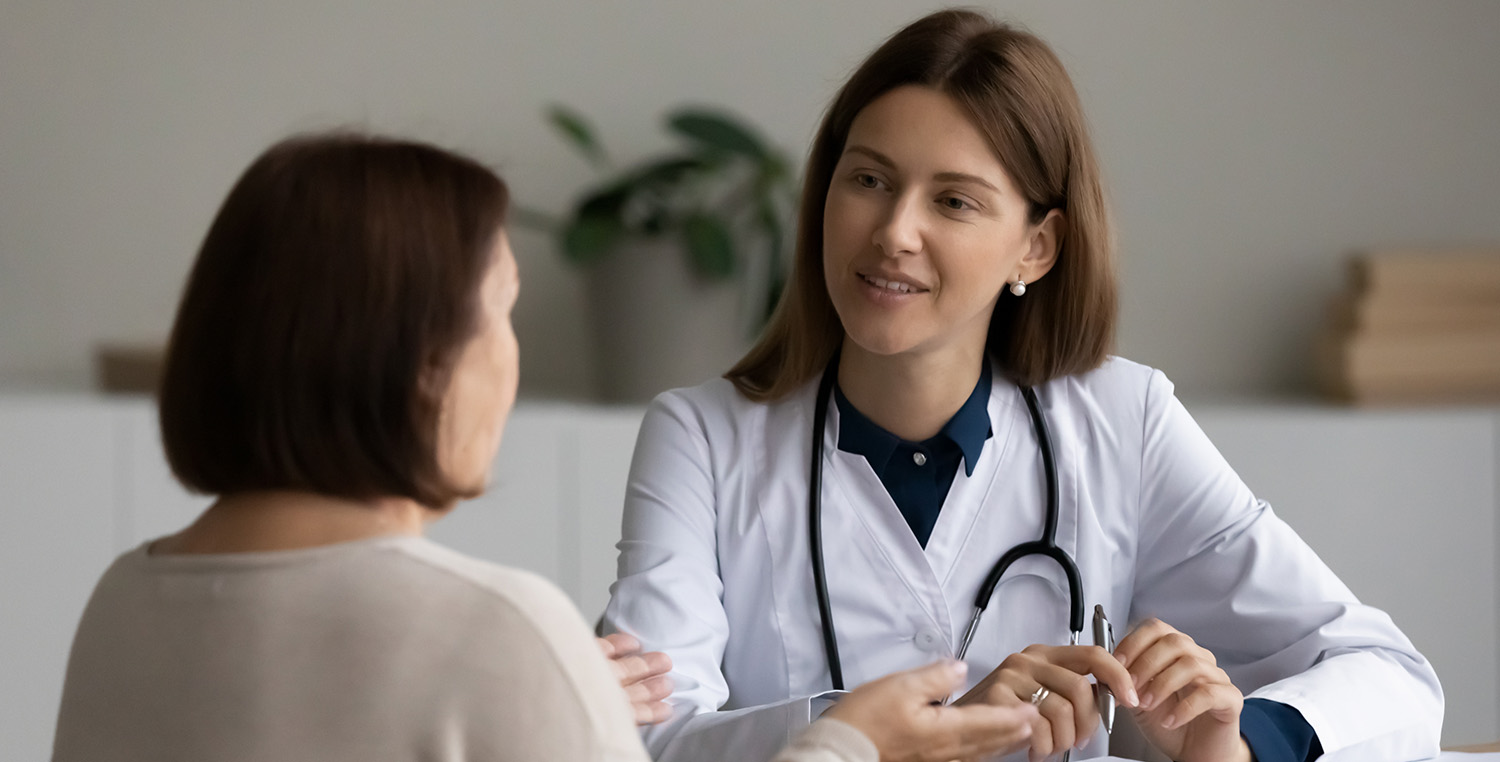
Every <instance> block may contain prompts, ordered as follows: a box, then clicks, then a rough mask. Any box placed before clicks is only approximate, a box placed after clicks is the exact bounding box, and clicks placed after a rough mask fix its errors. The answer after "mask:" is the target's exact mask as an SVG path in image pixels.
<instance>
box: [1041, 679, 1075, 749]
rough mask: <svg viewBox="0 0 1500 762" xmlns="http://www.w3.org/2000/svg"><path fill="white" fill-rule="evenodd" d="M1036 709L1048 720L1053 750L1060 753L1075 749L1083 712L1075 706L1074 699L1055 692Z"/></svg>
mask: <svg viewBox="0 0 1500 762" xmlns="http://www.w3.org/2000/svg"><path fill="white" fill-rule="evenodd" d="M1036 708H1037V711H1038V712H1041V714H1042V716H1043V717H1045V718H1047V725H1048V726H1049V727H1050V728H1051V730H1052V748H1053V749H1054V750H1059V751H1060V750H1062V749H1071V748H1073V741H1074V739H1076V738H1077V737H1078V722H1079V719H1080V715H1082V714H1083V712H1081V711H1079V710H1078V708H1077V707H1075V706H1074V704H1073V701H1072V698H1071V697H1070V696H1068V695H1067V694H1066V693H1060V692H1058V691H1053V692H1052V693H1051V694H1050V695H1048V696H1047V697H1046V698H1044V699H1042V701H1041V703H1039V704H1037V705H1036Z"/></svg>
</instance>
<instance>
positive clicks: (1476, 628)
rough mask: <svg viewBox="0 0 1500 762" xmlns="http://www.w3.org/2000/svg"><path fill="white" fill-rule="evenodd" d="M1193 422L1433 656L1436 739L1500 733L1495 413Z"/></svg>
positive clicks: (1234, 411) (1239, 413) (1250, 414)
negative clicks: (1438, 715) (1440, 732)
mask: <svg viewBox="0 0 1500 762" xmlns="http://www.w3.org/2000/svg"><path fill="white" fill-rule="evenodd" d="M1197 418H1198V420H1199V423H1200V424H1201V425H1202V426H1203V429H1204V431H1206V432H1207V433H1208V435H1209V437H1210V438H1211V439H1212V440H1213V441H1214V442H1215V444H1217V446H1218V447H1219V451H1220V452H1222V453H1223V454H1224V457H1225V458H1227V459H1228V460H1229V462H1230V463H1231V464H1233V465H1234V467H1235V470H1236V471H1238V472H1239V474H1240V477H1241V478H1242V479H1244V480H1245V483H1246V484H1248V485H1249V486H1250V488H1251V489H1252V490H1254V491H1255V493H1256V495H1257V496H1259V497H1260V498H1262V499H1264V500H1266V501H1268V502H1270V503H1271V505H1272V507H1273V508H1275V510H1276V512H1277V513H1278V514H1279V515H1280V516H1281V517H1282V518H1283V519H1285V520H1286V521H1287V523H1289V524H1291V525H1292V527H1293V528H1295V529H1296V530H1297V532H1298V534H1300V535H1301V536H1302V538H1303V539H1304V540H1306V541H1307V543H1308V544H1309V545H1311V546H1312V547H1313V549H1314V550H1316V551H1317V552H1318V553H1319V555H1321V556H1322V557H1323V560H1324V561H1325V562H1326V563H1327V564H1328V565H1329V567H1331V568H1332V569H1333V570H1334V572H1336V573H1337V574H1338V575H1339V577H1340V578H1341V579H1342V580H1343V581H1344V583H1345V584H1346V585H1348V586H1349V587H1350V589H1352V590H1353V591H1354V593H1355V595H1358V596H1359V598H1360V599H1361V600H1363V601H1364V602H1366V603H1369V604H1372V605H1374V606H1378V607H1380V608H1382V609H1384V610H1385V611H1386V612H1387V613H1389V614H1390V615H1391V617H1392V618H1393V619H1395V621H1396V624H1398V625H1399V626H1400V627H1401V629H1402V631H1403V632H1405V633H1406V635H1407V636H1408V637H1410V638H1411V639H1412V642H1413V643H1415V644H1416V645H1417V648H1419V649H1420V650H1421V651H1422V653H1423V654H1424V655H1426V656H1427V658H1428V660H1430V661H1431V662H1432V665H1433V667H1434V668H1435V669H1436V670H1437V673H1438V678H1439V679H1441V680H1442V682H1443V689H1444V692H1445V693H1446V695H1447V708H1446V715H1445V720H1444V742H1445V743H1447V744H1450V745H1451V744H1460V743H1479V742H1483V741H1493V740H1495V739H1496V738H1500V608H1497V606H1500V579H1497V569H1496V542H1497V538H1500V531H1497V522H1496V517H1497V513H1500V510H1497V508H1500V499H1497V496H1496V478H1497V474H1500V455H1497V449H1496V448H1497V444H1496V442H1497V435H1500V414H1496V413H1495V412H1494V411H1491V410H1453V411H1443V412H1434V411H1421V412H1416V411H1351V410H1343V409H1336V408H1320V407H1319V408H1314V407H1276V408H1264V407H1246V408H1213V409H1208V410H1205V411H1203V412H1201V413H1200V414H1198V415H1197Z"/></svg>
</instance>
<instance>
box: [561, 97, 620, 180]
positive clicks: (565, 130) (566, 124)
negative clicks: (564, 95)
mask: <svg viewBox="0 0 1500 762" xmlns="http://www.w3.org/2000/svg"><path fill="white" fill-rule="evenodd" d="M547 121H549V122H551V123H552V126H553V127H554V128H556V129H557V131H558V132H560V133H562V135H563V137H565V138H567V139H568V142H570V143H572V144H573V147H574V148H577V149H578V152H579V153H581V154H583V156H584V158H586V159H588V160H589V163H590V164H593V165H594V166H596V167H600V168H603V167H606V166H608V165H609V158H608V157H606V156H605V155H604V145H603V144H602V143H600V142H599V141H598V139H596V138H595V137H594V128H593V127H592V126H590V125H589V122H588V120H587V119H585V118H584V117H583V115H582V114H580V113H578V112H577V111H574V110H572V109H570V108H568V107H567V106H564V105H561V104H555V105H553V106H552V107H551V108H548V109H547Z"/></svg>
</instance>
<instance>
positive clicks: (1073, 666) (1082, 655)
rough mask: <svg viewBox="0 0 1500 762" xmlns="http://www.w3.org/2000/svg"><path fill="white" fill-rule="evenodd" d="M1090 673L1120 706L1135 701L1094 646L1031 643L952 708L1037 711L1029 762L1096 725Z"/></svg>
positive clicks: (1124, 675) (1083, 737) (1087, 735)
mask: <svg viewBox="0 0 1500 762" xmlns="http://www.w3.org/2000/svg"><path fill="white" fill-rule="evenodd" d="M1090 675H1093V676H1094V678H1095V679H1096V680H1098V681H1099V682H1100V683H1101V684H1104V685H1107V686H1109V687H1110V688H1111V689H1112V690H1113V692H1114V695H1115V696H1117V697H1118V698H1119V700H1120V702H1121V703H1122V704H1123V705H1124V706H1126V707H1133V706H1135V703H1136V693H1135V687H1134V684H1133V682H1132V680H1131V676H1130V673H1129V672H1128V671H1126V669H1125V668H1124V667H1123V666H1122V665H1121V664H1120V662H1119V661H1118V660H1116V659H1115V657H1114V656H1111V655H1110V653H1109V652H1108V651H1106V650H1104V649H1103V648H1100V647H1098V646H1049V645H1031V646H1027V647H1026V649H1025V650H1023V651H1021V652H1019V653H1013V654H1011V655H1010V656H1008V657H1006V658H1005V661H1003V662H1001V663H1000V666H999V667H997V668H995V670H994V671H993V672H991V673H990V674H988V675H986V676H985V678H984V679H983V680H981V681H979V683H978V684H977V685H975V686H974V687H973V688H972V689H970V690H969V692H968V693H966V694H964V695H963V696H962V697H960V698H959V699H958V700H957V701H955V702H954V704H955V705H959V706H962V705H964V704H971V703H987V704H994V705H996V706H1007V705H1013V704H1015V703H1016V702H1017V700H1020V701H1023V702H1027V703H1030V704H1031V705H1033V706H1035V707H1036V708H1037V716H1036V718H1035V719H1034V720H1033V721H1032V722H1033V724H1032V732H1031V739H1030V745H1029V749H1028V751H1029V756H1030V758H1031V759H1032V760H1033V762H1038V761H1039V760H1043V759H1047V758H1049V757H1053V755H1056V754H1061V753H1062V752H1064V751H1066V750H1068V749H1072V748H1075V747H1077V746H1080V745H1082V744H1085V743H1087V742H1088V741H1089V740H1090V739H1092V738H1093V737H1094V733H1095V731H1096V730H1097V728H1098V727H1099V712H1098V710H1097V706H1098V704H1097V702H1096V699H1095V696H1094V690H1093V683H1091V682H1090V681H1089V676H1090Z"/></svg>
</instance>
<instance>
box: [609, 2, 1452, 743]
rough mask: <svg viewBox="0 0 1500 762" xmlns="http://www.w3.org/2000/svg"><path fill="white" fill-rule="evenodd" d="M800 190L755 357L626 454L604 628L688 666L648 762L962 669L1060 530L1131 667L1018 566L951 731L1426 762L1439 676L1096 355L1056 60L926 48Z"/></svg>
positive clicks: (1099, 322) (926, 32)
mask: <svg viewBox="0 0 1500 762" xmlns="http://www.w3.org/2000/svg"><path fill="white" fill-rule="evenodd" d="M805 182H806V185H805V188H804V194H803V199H802V206H801V215H800V219H801V229H800V231H799V238H798V246H797V261H796V265H795V270H794V274H793V277H792V280H791V282H790V284H789V287H788V289H787V292H786V295H785V296H784V298H783V300H782V302H781V304H780V306H779V308H778V310H777V313H776V315H775V317H774V318H773V320H772V323H771V325H770V326H769V327H768V328H767V330H766V333H765V335H764V337H763V338H762V340H761V341H760V343H759V344H758V345H757V346H756V347H755V348H754V349H753V350H751V352H750V353H749V354H748V355H747V356H746V357H745V358H744V359H743V360H742V361H741V362H740V363H739V364H738V365H737V366H735V367H734V368H733V369H732V370H730V372H729V373H728V374H727V376H726V378H725V379H721V380H715V381H712V382H709V383H706V384H704V385H702V386H699V387H696V388H691V389H681V390H675V391H672V392H668V393H666V394H663V395H661V396H660V397H658V398H657V399H656V400H655V401H654V402H653V403H652V405H651V407H650V409H649V411H648V412H647V414H646V418H645V421H644V422H643V424H642V427H641V432H640V436H639V439H638V442H637V445H636V452H635V457H634V462H633V464H632V467H631V475H630V482H629V487H628V493H627V498H626V505H625V518H624V536H623V539H622V540H621V541H620V545H619V548H620V558H619V580H618V582H617V583H616V585H615V587H614V590H613V598H612V600H611V602H610V604H609V607H608V609H607V611H606V613H605V626H606V629H608V630H611V631H624V632H628V633H631V634H633V635H635V636H636V637H638V638H640V640H641V641H642V642H643V643H644V645H645V647H647V648H649V649H652V650H660V651H664V652H666V653H667V654H668V655H669V656H670V657H671V659H672V661H673V663H674V665H675V669H674V671H673V672H672V678H673V680H674V682H675V685H676V690H675V693H674V694H673V696H672V698H671V700H670V701H671V703H672V705H673V708H674V712H675V716H674V717H672V718H671V719H670V720H668V721H667V722H665V723H663V724H662V725H659V726H657V727H655V728H652V729H650V730H648V731H647V743H648V746H649V748H650V750H651V752H652V754H653V756H655V757H656V758H657V759H659V760H709V759H715V760H717V759H725V758H733V759H736V760H746V761H755V760H764V759H768V758H769V757H771V756H772V754H773V753H774V751H775V749H777V748H778V747H779V746H781V745H782V744H784V743H785V741H786V739H787V738H788V736H789V735H790V734H792V733H794V732H795V731H796V730H797V729H799V728H801V727H803V726H804V725H806V724H807V723H808V722H809V721H810V720H813V719H816V718H817V717H818V716H820V714H821V713H822V712H823V711H825V710H826V709H827V708H828V707H829V706H832V705H834V704H835V703H836V702H837V701H838V699H839V696H840V695H842V693H841V692H840V691H837V690H834V688H835V684H836V676H838V677H841V678H842V683H843V687H844V688H852V687H855V686H858V685H860V684H862V683H865V682H867V681H869V680H873V679H876V678H878V677H880V676H882V675H885V674H888V673H891V672H893V671H896V670H901V669H906V668H910V667H914V666H917V665H921V664H924V663H927V662H929V661H931V660H932V659H933V658H935V657H940V656H955V655H958V653H959V651H960V649H961V647H962V645H963V642H964V640H965V634H966V631H967V630H968V629H969V624H970V621H971V617H972V615H973V611H974V606H975V597H976V594H977V592H978V591H979V590H980V588H981V585H982V583H983V581H984V579H985V577H986V575H987V574H989V573H990V571H991V569H992V568H993V567H994V565H995V563H996V560H997V559H999V558H1000V557H1001V556H1002V555H1004V554H1005V553H1006V552H1007V551H1009V550H1011V549H1012V548H1015V547H1017V546H1018V545H1021V544H1023V543H1028V542H1034V541H1037V540H1038V539H1039V538H1041V537H1043V536H1044V534H1046V532H1045V525H1046V524H1047V523H1048V520H1047V513H1048V509H1047V505H1048V502H1049V500H1054V499H1055V501H1056V504H1057V514H1056V517H1055V527H1056V528H1055V543H1056V546H1057V548H1059V549H1060V550H1061V551H1062V552H1063V553H1064V554H1065V555H1066V558H1067V559H1068V560H1070V561H1072V562H1074V563H1076V565H1077V569H1078V570H1079V582H1081V590H1080V594H1081V598H1082V600H1081V601H1080V602H1079V605H1080V606H1083V607H1086V608H1087V610H1089V611H1092V610H1093V609H1094V607H1095V606H1096V605H1097V606H1100V607H1102V610H1103V611H1104V612H1106V613H1107V615H1108V616H1109V618H1110V619H1112V620H1114V621H1115V623H1116V626H1117V627H1118V629H1119V634H1120V635H1121V636H1122V637H1121V638H1120V642H1119V645H1118V648H1117V649H1116V650H1115V651H1114V653H1112V654H1111V653H1110V652H1109V651H1107V650H1105V649H1103V648H1100V647H1097V646H1093V645H1088V644H1089V643H1090V642H1091V641H1090V639H1088V638H1087V636H1085V639H1084V640H1083V641H1082V644H1081V645H1069V640H1070V633H1069V630H1070V625H1069V610H1070V603H1071V602H1070V584H1069V581H1068V578H1067V575H1066V574H1065V573H1064V571H1063V566H1062V564H1060V563H1059V562H1057V561H1056V560H1054V559H1052V558H1047V557H1042V556H1039V555H1028V556H1025V557H1023V558H1021V559H1020V560H1018V561H1016V562H1015V563H1014V564H1013V565H1011V566H1010V567H1009V569H1008V570H1007V571H1006V572H1005V574H1004V575H1003V577H1002V578H1001V579H1000V582H999V584H998V586H997V587H996V588H995V590H994V592H993V595H992V596H990V599H989V600H988V608H987V612H988V613H987V614H986V615H985V616H984V617H983V618H982V619H980V621H979V622H978V625H977V628H976V629H975V630H974V634H973V639H972V643H971V644H970V645H969V646H968V648H967V651H966V653H965V654H964V658H965V660H966V661H967V662H968V664H969V667H970V669H969V674H970V675H971V676H973V677H974V678H975V682H974V684H973V685H971V686H969V688H968V690H967V691H966V692H965V693H964V694H963V695H961V696H957V697H955V700H956V701H957V702H959V703H968V702H986V703H996V704H1004V703H1014V702H1015V701H1017V700H1022V701H1030V702H1031V703H1034V704H1036V705H1037V707H1038V709H1039V710H1040V711H1039V714H1038V716H1037V718H1036V719H1035V720H1034V723H1035V725H1034V727H1033V732H1032V739H1031V744H1030V747H1029V749H1028V750H1027V753H1029V755H1030V757H1031V758H1032V759H1033V760H1037V759H1042V758H1044V757H1049V756H1052V757H1054V758H1055V757H1056V755H1060V754H1061V753H1062V752H1063V751H1064V750H1066V749H1076V750H1075V751H1074V752H1073V755H1072V756H1073V759H1084V758H1088V757H1097V756H1101V755H1103V754H1105V753H1106V751H1107V746H1108V736H1107V735H1106V734H1105V732H1104V730H1103V729H1102V727H1101V723H1100V721H1099V719H1100V718H1099V713H1098V711H1097V710H1096V709H1095V699H1094V695H1093V693H1092V691H1091V689H1090V685H1089V683H1090V682H1094V681H1097V682H1099V683H1103V684H1104V685H1106V686H1108V687H1109V688H1110V689H1111V690H1112V692H1113V694H1114V696H1115V697H1116V698H1117V699H1118V701H1119V703H1120V706H1121V707H1122V708H1121V712H1122V713H1123V714H1128V715H1130V717H1131V719H1132V720H1133V721H1134V723H1135V724H1136V725H1137V726H1138V727H1139V729H1140V732H1141V734H1142V735H1143V736H1144V738H1145V739H1146V740H1147V741H1149V742H1150V743H1151V744H1152V745H1153V746H1155V747H1156V748H1157V749H1158V750H1160V751H1161V752H1163V753H1165V754H1166V755H1167V756H1169V757H1171V758H1172V759H1175V760H1181V761H1182V762H1229V761H1232V760H1249V759H1258V760H1260V762H1273V760H1275V761H1284V762H1293V761H1295V762H1303V760H1310V759H1313V758H1317V757H1318V756H1319V755H1321V754H1325V753H1326V754H1327V755H1328V756H1329V757H1330V758H1332V757H1340V758H1346V759H1358V760H1363V761H1364V762H1379V761H1380V760H1410V759H1419V758H1423V757H1426V756H1429V755H1431V754H1435V753H1436V751H1437V738H1438V734H1439V729H1440V726H1441V723H1442V709H1443V698H1442V692H1441V689H1440V687H1439V685H1438V681H1437V678H1436V675H1435V674H1434V673H1433V671H1432V668H1431V667H1430V666H1429V665H1428V663H1427V661H1426V660H1425V659H1424V658H1423V657H1422V656H1421V655H1420V654H1419V653H1417V651H1416V650H1415V649H1414V648H1413V647H1412V644H1411V643H1410V642H1409V641H1408V640H1407V638H1406V637H1405V636H1403V635H1402V633H1401V632H1400V630H1398V629H1397V628H1396V626H1395V625H1394V624H1393V623H1392V622H1391V620H1390V619H1389V617H1387V616H1386V615H1385V614H1384V613H1382V612H1380V611H1378V610H1375V609H1373V608H1371V607H1368V606H1365V605H1362V604H1360V603H1359V601H1357V600H1356V599H1355V598H1354V596H1353V595H1352V594H1351V593H1350V591H1349V590H1348V589H1347V588H1346V587H1345V586H1344V585H1343V584H1341V583H1340V582H1339V580H1338V579H1337V578H1336V577H1335V576H1334V575H1333V574H1332V573H1331V572H1330V571H1329V570H1328V568H1327V567H1326V566H1324V564H1323V563H1322V562H1321V561H1320V560H1319V559H1318V557H1317V555H1316V554H1315V553H1314V552H1313V551H1312V550H1311V549H1309V548H1308V547H1307V546H1306V545H1305V544H1304V543H1303V542H1302V541H1301V539H1299V538H1298V537H1297V535H1296V534H1295V533H1294V532H1293V531H1292V530H1291V529H1290V528H1289V527H1288V526H1287V525H1286V524H1285V523H1283V522H1282V521H1281V520H1280V519H1279V518H1277V517H1276V515H1275V514H1274V513H1273V512H1272V510H1271V508H1270V506H1268V505H1267V504H1266V503H1264V502H1262V501H1259V500H1257V499H1256V498H1255V496H1254V495H1252V494H1251V493H1250V491H1249V490H1248V489H1247V488H1246V487H1245V485H1244V484H1243V483H1242V482H1241V481H1240V479H1239V478H1238V477H1237V476H1236V475H1235V473H1234V471H1233V470H1232V469H1231V468H1230V467H1229V465H1228V464H1227V463H1225V462H1224V460H1223V459H1222V458H1221V457H1220V455H1219V453H1218V452H1217V451H1216V450H1215V449H1214V447H1213V445H1212V444H1211V443H1210V442H1209V441H1208V440H1207V439H1206V438H1205V437H1204V435H1203V433H1202V431H1200V430H1199V428H1198V427H1197V425H1196V424H1195V423H1194V422H1193V420H1192V418H1191V417H1189V415H1188V413H1187V411H1186V410H1184V409H1183V407H1182V405H1181V404H1180V403H1179V402H1178V401H1177V399H1176V398H1175V397H1174V396H1173V391H1172V385H1171V383H1170V382H1169V381H1168V380H1167V379H1166V377H1165V376H1163V375H1162V374H1161V373H1160V372H1159V371H1156V370H1153V369H1151V368H1147V367H1144V366H1141V365H1138V364H1135V363H1132V362H1129V361H1127V360H1123V359H1119V358H1113V357H1110V356H1109V355H1108V352H1109V349H1110V346H1111V344H1112V334H1113V327H1114V323H1115V287H1114V280H1113V269H1112V262H1111V251H1110V242H1111V236H1110V230H1109V227H1108V224H1107V220H1106V214H1105V207H1104V201H1103V192H1102V189H1101V186H1100V182H1099V173H1098V169H1097V166H1096V163H1095V159H1094V155H1093V148H1092V146H1091V145H1090V142H1089V139H1088V137H1087V134H1086V131H1085V127H1084V119H1083V114H1082V111H1081V108H1080V106H1079V103H1078V99H1077V95H1076V93H1075V92H1074V90H1073V87H1072V85H1071V83H1070V81H1069V79H1068V76H1067V74H1066V72H1065V71H1064V70H1063V68H1062V65H1061V64H1060V63H1059V61H1058V59H1057V58H1056V56H1055V55H1054V54H1053V53H1052V52H1051V51H1050V50H1049V49H1048V47H1047V46H1046V45H1045V43H1043V42H1041V41H1040V40H1038V39H1037V38H1036V37H1034V36H1032V35H1030V34H1026V33H1024V32H1020V31H1017V30H1015V29H1012V28H1010V27H1007V26H1004V25H1000V24H996V23H994V22H992V21H990V20H989V19H987V18H985V17H983V16H981V15H979V14H975V13H971V12H965V11H944V12H939V13H935V14H933V15H931V16H928V17H926V18H924V19H921V20H919V21H917V22H915V23H913V24H912V25H910V26H908V27H907V28H905V29H903V30H901V31H900V32H898V33H897V34H896V35H895V36H894V37H892V38H891V39H890V40H888V41H887V42H886V43H885V44H884V45H883V46H882V47H880V48H879V49H878V50H876V51H875V53H874V54H872V55H871V57H870V58H869V59H868V60H866V61H865V62H864V64H863V65H861V67H860V68H859V69H858V70H857V71H856V72H855V73H854V75H853V76H852V78H851V79H850V80H849V82H848V83H847V84H845V86H844V87H843V89H842V90H841V91H840V92H839V94H838V95H837V96H836V98H835V100H834V102H833V105H832V106H831V108H830V109H829V111H828V114H827V116H826V118H825V120H824V121H823V124H822V126H821V128H820V130H819V132H818V134H817V136H816V138H815V142H814V145H813V148H812V152H811V156H810V158H809V160H808V165H807V171H806V180H805ZM1028 389H1029V390H1031V392H1032V393H1034V395H1035V404H1036V411H1035V412H1034V413H1033V411H1032V410H1031V406H1030V405H1029V404H1028V400H1027V397H1026V390H1028ZM822 390H826V395H825V394H824V393H823V391H822ZM820 403H821V404H820ZM1044 431H1045V432H1046V435H1045V436H1044V435H1043V432H1044ZM814 432H819V435H817V436H816V437H815V433H814ZM1047 445H1050V446H1047ZM814 458H816V461H814ZM1049 461H1050V463H1049ZM814 462H815V463H816V465H817V469H814V468H812V464H813V463H814ZM815 470H817V471H821V475H820V476H817V475H815V474H814V471H815ZM810 486H811V487H812V490H811V494H810V489H809V488H810ZM814 498H816V502H817V503H819V504H820V512H821V515H820V516H818V518H817V519H816V522H813V521H810V518H811V517H810V510H811V505H810V504H812V503H813V502H814ZM813 523H816V526H817V528H818V529H819V531H820V532H821V540H820V541H818V540H816V539H815V538H814V536H813V534H812V531H811V529H810V527H811V526H812V524H813ZM815 553H816V554H820V555H821V557H822V558H821V562H822V563H821V564H815V563H814V562H813V561H811V560H810V559H811V558H812V556H813V555H814V554H815ZM819 566H821V569H820V570H819V571H818V572H817V573H815V568H817V567H819ZM820 582H821V584H822V585H823V586H825V587H826V591H827V595H826V597H824V599H823V601H822V602H820V596H819V593H818V588H819V585H820ZM830 641H831V642H830ZM1021 754H1022V753H1021V752H1018V754H1017V756H1016V758H1017V759H1019V758H1021V756H1020V755H1021Z"/></svg>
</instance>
